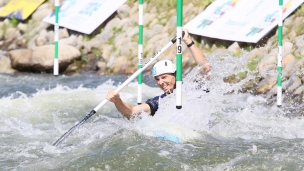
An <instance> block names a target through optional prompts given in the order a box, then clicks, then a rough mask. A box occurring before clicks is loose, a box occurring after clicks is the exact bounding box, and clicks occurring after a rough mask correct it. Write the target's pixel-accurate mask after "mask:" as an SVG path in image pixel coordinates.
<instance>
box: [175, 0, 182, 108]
mask: <svg viewBox="0 0 304 171" xmlns="http://www.w3.org/2000/svg"><path fill="white" fill-rule="evenodd" d="M182 17H183V0H177V27H176V33H177V34H176V35H177V43H176V69H177V70H176V108H177V109H181V108H182V66H183V65H182V63H183V61H182V58H183V57H182V23H183V18H182Z"/></svg>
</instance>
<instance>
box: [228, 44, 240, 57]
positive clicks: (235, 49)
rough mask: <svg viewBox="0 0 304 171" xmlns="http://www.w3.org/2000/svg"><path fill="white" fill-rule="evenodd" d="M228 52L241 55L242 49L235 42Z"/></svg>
mask: <svg viewBox="0 0 304 171" xmlns="http://www.w3.org/2000/svg"><path fill="white" fill-rule="evenodd" d="M228 51H229V52H232V53H233V54H235V55H236V54H239V53H240V52H241V48H240V46H239V44H238V43H237V42H234V43H233V44H232V45H230V46H229V47H228Z"/></svg>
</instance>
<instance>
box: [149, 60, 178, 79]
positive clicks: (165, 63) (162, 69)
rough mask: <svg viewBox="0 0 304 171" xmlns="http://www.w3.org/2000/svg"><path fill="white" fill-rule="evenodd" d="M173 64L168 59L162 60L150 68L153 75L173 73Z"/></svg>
mask: <svg viewBox="0 0 304 171" xmlns="http://www.w3.org/2000/svg"><path fill="white" fill-rule="evenodd" d="M175 71H176V69H175V65H174V64H173V63H172V61H170V60H162V61H158V62H157V63H156V64H155V65H154V66H153V69H152V75H153V77H155V76H158V75H161V74H165V73H171V74H173V73H175Z"/></svg>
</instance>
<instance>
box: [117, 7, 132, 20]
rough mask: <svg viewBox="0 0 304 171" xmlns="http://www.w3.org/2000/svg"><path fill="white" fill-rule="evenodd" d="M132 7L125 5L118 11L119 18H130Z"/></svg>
mask: <svg viewBox="0 0 304 171" xmlns="http://www.w3.org/2000/svg"><path fill="white" fill-rule="evenodd" d="M129 11H130V7H129V5H127V4H123V5H122V6H120V7H119V8H118V9H117V14H118V16H119V18H121V19H122V18H126V17H128V16H129Z"/></svg>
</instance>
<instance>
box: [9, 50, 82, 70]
mask: <svg viewBox="0 0 304 171" xmlns="http://www.w3.org/2000/svg"><path fill="white" fill-rule="evenodd" d="M54 49H55V48H54V45H44V46H38V47H34V48H33V49H17V50H12V51H9V57H10V59H11V61H12V68H14V69H16V70H18V71H30V72H50V71H52V70H53V65H54V53H55V52H54ZM80 55H81V54H80V51H79V50H78V49H76V48H75V47H73V46H70V45H62V46H59V57H58V59H59V68H60V71H64V70H65V69H66V67H67V66H68V65H69V64H71V63H72V61H73V60H74V59H77V58H79V57H80Z"/></svg>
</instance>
